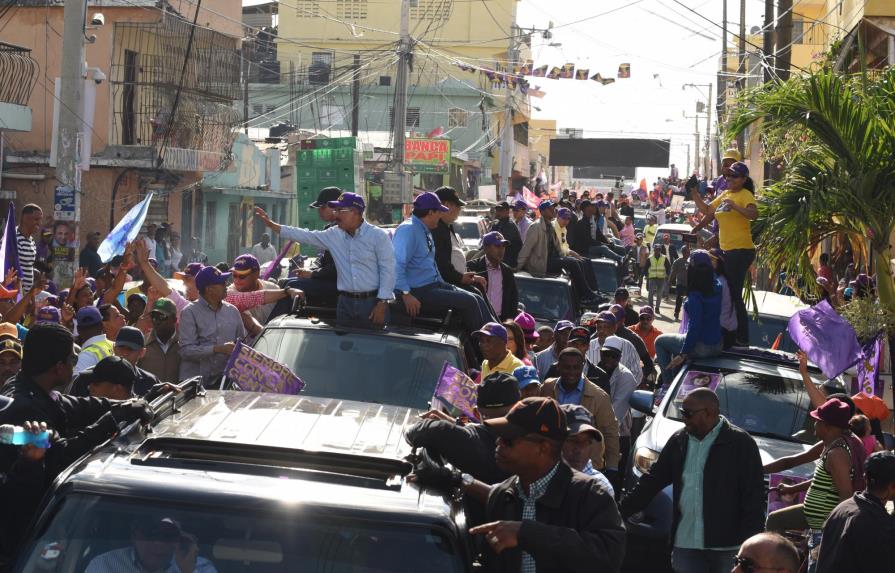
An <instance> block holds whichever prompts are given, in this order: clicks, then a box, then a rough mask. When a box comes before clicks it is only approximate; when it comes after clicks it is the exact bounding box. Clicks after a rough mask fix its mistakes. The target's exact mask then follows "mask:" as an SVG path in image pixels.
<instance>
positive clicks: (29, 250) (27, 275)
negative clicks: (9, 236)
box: [16, 227, 37, 294]
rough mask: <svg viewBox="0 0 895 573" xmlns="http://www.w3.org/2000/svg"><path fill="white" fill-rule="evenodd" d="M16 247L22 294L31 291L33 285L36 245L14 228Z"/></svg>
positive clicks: (32, 240)
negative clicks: (20, 270)
mask: <svg viewBox="0 0 895 573" xmlns="http://www.w3.org/2000/svg"><path fill="white" fill-rule="evenodd" d="M16 245H17V246H18V249H19V266H20V267H21V268H22V276H21V277H20V278H21V279H22V294H25V293H27V292H28V291H30V290H31V286H32V285H33V284H34V261H35V260H37V245H36V244H34V239H32V238H31V237H26V236H25V235H23V234H21V233H20V232H19V229H18V227H16Z"/></svg>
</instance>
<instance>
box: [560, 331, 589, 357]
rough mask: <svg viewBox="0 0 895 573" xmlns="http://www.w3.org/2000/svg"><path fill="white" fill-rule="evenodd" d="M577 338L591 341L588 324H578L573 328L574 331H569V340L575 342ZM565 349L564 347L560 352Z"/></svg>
mask: <svg viewBox="0 0 895 573" xmlns="http://www.w3.org/2000/svg"><path fill="white" fill-rule="evenodd" d="M575 340H587V341H590V330H589V329H588V328H587V327H586V326H576V327H575V328H573V329H572V332H570V333H569V342H573V341H575ZM565 351H566V349H565V348H563V349H562V352H560V354H562V353H563V352H565ZM567 354H571V353H567Z"/></svg>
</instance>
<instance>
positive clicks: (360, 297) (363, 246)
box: [255, 192, 395, 326]
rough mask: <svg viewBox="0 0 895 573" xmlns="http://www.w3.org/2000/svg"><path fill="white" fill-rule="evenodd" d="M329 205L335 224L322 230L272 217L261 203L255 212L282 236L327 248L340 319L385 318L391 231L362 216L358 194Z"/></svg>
mask: <svg viewBox="0 0 895 573" xmlns="http://www.w3.org/2000/svg"><path fill="white" fill-rule="evenodd" d="M327 205H328V206H329V207H330V208H331V209H332V210H333V213H334V215H335V221H336V226H335V227H331V228H329V229H324V230H322V231H309V230H307V229H300V228H298V227H287V226H284V225H280V224H278V223H274V222H273V221H271V220H270V218H269V217H268V216H267V213H265V212H264V210H263V209H261V208H259V207H256V208H255V214H256V216H258V217H259V218H260V219H261V220H262V221H264V224H265V225H267V226H268V227H269V228H271V229H272V230H273V231H274V232H277V233H280V236H281V237H282V238H284V239H288V240H292V241H298V242H300V243H305V244H308V245H314V246H316V247H320V248H324V249H327V250H328V251H329V253H330V254H331V255H332V257H333V260H334V261H335V264H336V271H337V273H336V274H337V278H336V281H337V283H336V284H337V287H338V294H339V298H338V304H337V306H336V317H337V318H338V319H339V320H346V321H349V320H350V321H357V322H367V321H369V322H370V323H371V324H374V325H377V326H380V325H382V324H385V323H386V322H387V321H388V305H389V303H390V302H391V301H392V300H394V298H395V295H394V288H395V255H394V251H393V250H392V244H391V242H390V241H389V238H388V234H387V233H386V232H385V231H384V230H382V229H380V228H379V227H376V226H374V225H371V224H369V223H367V222H366V221H365V220H364V210H365V209H366V203H365V202H364V198H363V197H361V196H360V195H356V194H355V193H348V192H345V193H342V194H341V195H340V196H339V198H338V199H336V200H334V201H329V202H328V203H327Z"/></svg>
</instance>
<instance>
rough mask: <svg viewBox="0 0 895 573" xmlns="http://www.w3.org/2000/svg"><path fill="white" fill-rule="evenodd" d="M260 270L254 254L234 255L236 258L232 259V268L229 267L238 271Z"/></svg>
mask: <svg viewBox="0 0 895 573" xmlns="http://www.w3.org/2000/svg"><path fill="white" fill-rule="evenodd" d="M206 268H207V267H206ZM203 270H204V269H203ZM260 270H261V265H260V264H259V263H258V259H256V258H255V257H254V255H239V256H238V257H236V260H235V261H233V268H232V269H230V271H236V272H238V273H245V272H252V271H260Z"/></svg>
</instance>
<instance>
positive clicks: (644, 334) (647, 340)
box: [630, 322, 662, 359]
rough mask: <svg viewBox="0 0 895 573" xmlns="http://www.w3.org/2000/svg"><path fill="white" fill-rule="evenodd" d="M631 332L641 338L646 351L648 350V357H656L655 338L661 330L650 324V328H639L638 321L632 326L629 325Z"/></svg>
mask: <svg viewBox="0 0 895 573" xmlns="http://www.w3.org/2000/svg"><path fill="white" fill-rule="evenodd" d="M630 328H631V332H633V333H634V334H636V335H637V336H639V337H640V339H641V340H643V344H645V345H646V351H647V352H649V355H650V358H653V359H655V358H656V339H657V338H658V337H659V335H660V334H662V331H661V330H659V329H658V328H656V327H655V326H653V325H652V324H651V325H650V329H649V330H647V331H642V330H640V323H639V322H638V323H637V324H635V325H634V326H632V327H630Z"/></svg>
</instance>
